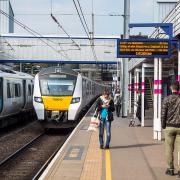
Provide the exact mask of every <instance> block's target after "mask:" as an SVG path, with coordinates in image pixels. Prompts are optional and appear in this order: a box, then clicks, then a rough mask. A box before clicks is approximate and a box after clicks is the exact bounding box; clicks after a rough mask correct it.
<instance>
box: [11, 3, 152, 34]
mask: <svg viewBox="0 0 180 180" xmlns="http://www.w3.org/2000/svg"><path fill="white" fill-rule="evenodd" d="M79 1H80V3H81V6H82V9H83V11H84V13H85V14H89V13H91V12H92V11H91V9H92V6H91V2H92V0H79ZM123 1H124V0H94V13H95V14H104V15H108V14H123V7H124V5H123ZM52 2H53V3H52V12H53V14H61V13H72V14H76V10H75V7H74V4H73V0H52ZM11 3H12V7H13V10H14V13H15V18H16V19H18V20H19V21H21V22H22V23H24V24H25V25H28V26H29V27H31V28H32V29H34V30H36V31H38V32H40V33H42V34H63V32H62V31H61V30H60V29H58V28H57V25H56V24H55V23H54V22H53V20H52V19H51V17H50V15H49V14H50V13H51V0H11ZM27 14H31V15H27ZM32 14H33V15H32ZM56 18H57V19H58V20H59V22H60V23H61V25H62V26H63V27H64V28H65V29H66V31H67V32H69V34H71V35H85V33H84V31H83V29H82V25H81V24H80V20H79V19H78V16H76V15H74V16H64V15H56ZM86 20H87V23H88V26H89V28H91V17H90V16H86ZM131 22H133V23H134V22H136V23H137V22H141V23H143V22H144V23H145V22H153V0H131ZM140 31H142V32H143V34H148V33H150V32H151V30H149V29H146V30H144V29H136V30H134V31H132V32H131V33H132V34H137V33H138V32H140ZM15 32H16V33H24V30H23V29H21V28H18V27H17V26H16V28H15ZM122 32H123V18H122V17H121V16H118V17H108V16H95V34H96V35H119V34H122Z"/></svg>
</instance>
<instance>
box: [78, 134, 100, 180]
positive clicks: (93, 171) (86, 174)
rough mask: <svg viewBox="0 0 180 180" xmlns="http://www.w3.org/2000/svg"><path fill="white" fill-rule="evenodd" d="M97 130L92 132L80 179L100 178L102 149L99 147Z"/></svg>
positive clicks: (91, 179) (96, 179)
mask: <svg viewBox="0 0 180 180" xmlns="http://www.w3.org/2000/svg"><path fill="white" fill-rule="evenodd" d="M98 137H99V136H98V132H93V133H92V135H91V141H90V144H89V148H88V152H87V155H86V159H85V163H84V167H83V170H82V174H81V178H80V180H101V177H102V150H101V149H100V148H99V138H98Z"/></svg>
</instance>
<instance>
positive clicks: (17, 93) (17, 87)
mask: <svg viewBox="0 0 180 180" xmlns="http://www.w3.org/2000/svg"><path fill="white" fill-rule="evenodd" d="M14 91H15V97H20V96H21V85H20V84H14Z"/></svg>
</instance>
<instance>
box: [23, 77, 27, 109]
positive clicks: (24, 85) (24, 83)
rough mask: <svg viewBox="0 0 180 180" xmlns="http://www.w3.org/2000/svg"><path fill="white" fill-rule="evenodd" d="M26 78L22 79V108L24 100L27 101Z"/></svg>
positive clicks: (24, 105)
mask: <svg viewBox="0 0 180 180" xmlns="http://www.w3.org/2000/svg"><path fill="white" fill-rule="evenodd" d="M26 89H27V88H26V80H23V108H25V107H26V102H27V100H26V99H27V90H26Z"/></svg>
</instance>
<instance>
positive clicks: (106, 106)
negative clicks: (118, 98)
mask: <svg viewBox="0 0 180 180" xmlns="http://www.w3.org/2000/svg"><path fill="white" fill-rule="evenodd" d="M96 109H97V112H98V113H99V115H100V126H99V143H100V148H101V149H103V147H104V138H103V137H104V128H106V145H105V149H109V144H110V140H111V122H112V121H113V112H114V110H115V108H114V102H113V100H112V98H111V97H110V94H109V91H107V90H105V91H104V93H103V95H102V96H100V98H99V99H98V101H97V105H96Z"/></svg>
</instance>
